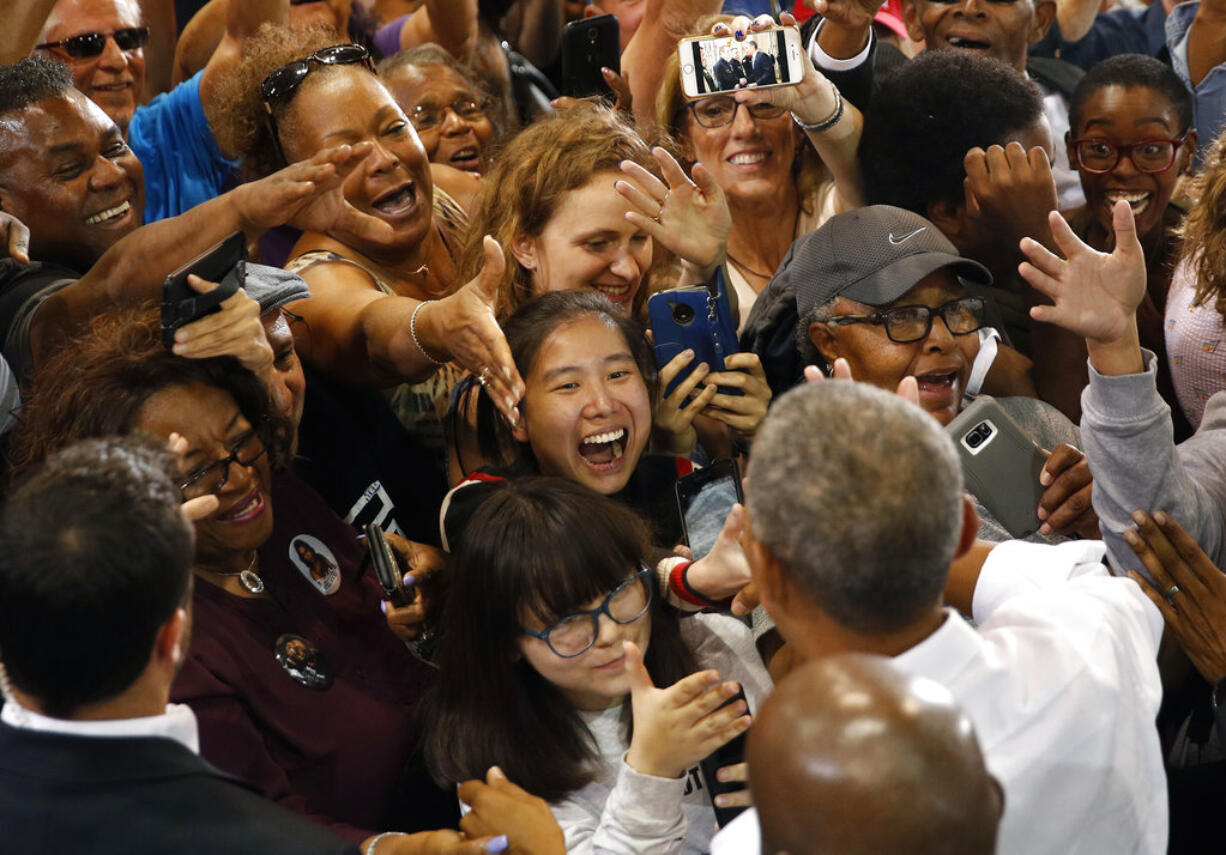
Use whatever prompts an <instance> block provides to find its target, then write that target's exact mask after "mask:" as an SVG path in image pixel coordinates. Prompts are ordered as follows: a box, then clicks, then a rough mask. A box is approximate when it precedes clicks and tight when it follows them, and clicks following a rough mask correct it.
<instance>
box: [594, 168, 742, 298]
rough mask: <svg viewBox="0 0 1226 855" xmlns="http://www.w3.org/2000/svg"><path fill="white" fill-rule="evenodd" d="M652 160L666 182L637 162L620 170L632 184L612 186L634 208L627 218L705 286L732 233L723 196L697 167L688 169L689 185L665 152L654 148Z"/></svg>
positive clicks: (627, 182)
mask: <svg viewBox="0 0 1226 855" xmlns="http://www.w3.org/2000/svg"><path fill="white" fill-rule="evenodd" d="M651 155H652V157H654V158H655V159H656V163H658V164H660V171H661V172H662V173H663V175H664V179H665V180H664V181H661V180H660V179H659V178H656V176H654V175H652V174H651V173H650V172H648V171H647V170H646V169H644V168H643V167H641V166H639V165H638V164H637V163H634V162H632V161H629V160H623V161H622V162H621V171H622V172H623V173H624V174H625V175H627V176H628V177H630V178H632V179H634V180H633V181H625V180H621V181H616V182H614V184H613V186H614V188H615V189H616V190H617V192H618V193H619V194H621V196H622V198H624V199H625V200H626V201H628V202H629V203H630V204H631V205H633V206H634V207H635V209H636V210H633V211H627V212H626V219H627V220H628V221H629V222H631V223H632V224H633V225H635V226H637V227H638V228H640V229H642V230H643V231H645V232H647V234H649V235H651V237H652V239H653V240H656V241H658V242H659V243H660V245H661V246H663V247H664V248H665V249H667V250H669V251H670V252H672V253H673V254H674V255H676V256H677V257H678V258H680V259H681V261H682V263H683V264H685V265H687V267H688V269H689V272H690V273H691V277H697V279H696V282H698V283H705V282H708V281H709V280H710V277H711V276H713V275H714V273H715V269H716V268H717V267H719V265H721V264H723V263H724V257H725V255H726V253H727V250H728V233H729V232H730V231H731V230H732V214H731V213H730V212H729V210H728V201H727V200H726V199H725V198H724V191H723V190H722V189H721V188H720V186H719V184H717V183H716V182H715V179H714V178H713V177H712V175H711V172H710V170H708V169H707V168H706V167H705V166H703V165H702V164H701V163H696V164H694V168H693V169H691V170H690V173H691V175H692V176H693V180H691V178H690V177H689V176H687V175H686V174H685V170H684V169H682V168H681V164H679V163H677V161H676V159H675V158H674V157H673V156H672V155H671V154H669V153H668V152H667V151H665V150H664V149H662V148H660V147H659V146H657V147H656V148H653V149H652V150H651ZM665 181H667V182H668V183H665Z"/></svg>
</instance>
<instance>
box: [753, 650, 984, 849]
mask: <svg viewBox="0 0 1226 855" xmlns="http://www.w3.org/2000/svg"><path fill="white" fill-rule="evenodd" d="M748 759H749V778H750V782H751V783H750V787H751V789H752V791H753V799H754V804H756V805H757V806H758V813H759V817H760V820H761V827H762V852H763V853H764V855H775V853H777V852H787V853H789V855H826V853H838V855H870V854H871V855H877V853H884V852H888V853H891V855H991V853H993V852H994V851H995V849H996V828H997V824H998V822H999V820H1000V815H1001V807H1002V795H1001V790H1000V786H999V785H998V784H997V783H996V781H995V780H993V778H992V777H991V776H990V775H989V774H988V771H987V769H986V768H985V766H984V762H983V755H982V754H981V753H980V750H979V745H978V743H977V742H976V741H975V734H974V731H973V730H972V728H971V723H970V721H969V720H967V718H966V716H965V715H963V713H962V711H961V710H960V709H959V708H958V706H957V704H956V702H955V701H954V698H953V695H951V694H950V692H949V690H948V689H946V688H945V687H944V686H941V685H940V684H938V683H935V682H933V681H931V680H928V679H926V678H923V677H911V676H907V675H904V674H903V673H902V672H900V671H899V670H898V669H896V668H895V667H894V666H893V665H891V664H890V662H889V660H887V659H884V658H882V657H877V656H869V655H866V654H858V653H856V654H840V655H836V656H829V657H823V658H821V659H816V660H813V661H811V662H809V663H807V664H805V665H803V666H802V667H800V668H799V669H797V670H795V671H793V672H792V673H790V674H789V675H788V677H787V679H785V680H784V681H783V682H781V683H780V684H779V685H778V686H777V687H776V688H775V691H774V693H773V694H772V695H771V696H770V698H769V699H768V700H767V702H766V703H765V704H764V705H763V707H762V709H761V711H760V712H759V713H758V715H757V717H756V719H755V721H754V726H753V729H752V730H751V731H750V732H749V751H748Z"/></svg>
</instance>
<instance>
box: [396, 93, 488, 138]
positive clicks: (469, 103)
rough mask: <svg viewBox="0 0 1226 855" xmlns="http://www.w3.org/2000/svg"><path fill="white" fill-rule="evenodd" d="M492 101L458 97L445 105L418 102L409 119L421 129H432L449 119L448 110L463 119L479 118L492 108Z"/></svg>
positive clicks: (414, 125)
mask: <svg viewBox="0 0 1226 855" xmlns="http://www.w3.org/2000/svg"><path fill="white" fill-rule="evenodd" d="M492 103H493V101H492V100H491V99H489V98H482V99H481V100H480V101H477V100H475V99H473V98H457V99H456V100H454V101H452V102H451V103H450V104H446V105H443V106H439V105H436V104H418V105H417V106H416V107H415V108H413V112H412V114H411V115H410V116H409V121H410V122H412V123H413V127H415V128H417V130H419V131H432V130H434V129H435V128H437V127H438V126H439V125H441V124H442V123H443V122H445V121H446V120H447V111H448V110H450V111H451V112H453V113H455V114H456V115H457V116H459V117H460V118H461V119H477V118H481V117H483V116H484V115H485V111H486V110H488V109H489V108H490V105H491V104H492Z"/></svg>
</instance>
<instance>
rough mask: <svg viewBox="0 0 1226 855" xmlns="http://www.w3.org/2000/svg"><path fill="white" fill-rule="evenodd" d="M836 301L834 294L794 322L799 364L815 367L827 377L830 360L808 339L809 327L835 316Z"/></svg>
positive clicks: (837, 297)
mask: <svg viewBox="0 0 1226 855" xmlns="http://www.w3.org/2000/svg"><path fill="white" fill-rule="evenodd" d="M838 299H839V295H838V294H835V295H834V296H833V297H831V298H830V299H829V300H827V301H826V302H824V303H822V304H821V305H819V306H814V307H813V308H812V309H810V310H809V313H808V314H807V315H805V316H804V317H803V318H801V319H800V320H799V321H797V322H796V333H795V335H796V350H797V351H798V352H799V353H800V361H801V364H802V365H816V366H817V367H818V368H820V369H822V371H823V372H824V373H825V374H827V375H829V374H830V359H829V358H828V357H827V356H826V354H824V353H822V352H821V351H820V350H818V348H817V345H816V344H814V343H813V339H811V338H809V327H811V326H813V325H814V324H820V323H825V322H826V321H828V320H830V319H831V318H833V317H834V316H835V314H836V312H835V310H834V304H835V303H836V302H837V301H838Z"/></svg>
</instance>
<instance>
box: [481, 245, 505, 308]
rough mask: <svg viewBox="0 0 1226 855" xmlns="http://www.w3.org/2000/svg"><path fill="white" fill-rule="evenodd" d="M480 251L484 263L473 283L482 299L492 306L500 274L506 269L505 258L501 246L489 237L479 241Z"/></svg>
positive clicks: (495, 297) (500, 278)
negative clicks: (483, 257)
mask: <svg viewBox="0 0 1226 855" xmlns="http://www.w3.org/2000/svg"><path fill="white" fill-rule="evenodd" d="M481 250H482V253H483V254H484V256H485V261H484V263H483V264H482V265H481V272H480V273H478V274H477V278H476V279H474V280H473V282H475V283H476V285H477V290H478V291H479V292H480V293H481V297H482V299H484V300H485V301H486V302H487V303H489V304H490V305H493V304H494V303H495V301H497V299H498V286H499V285H500V284H501V283H502V274H503V273H504V272H505V271H506V269H507V258H506V256H505V255H503V253H502V246H501V245H500V244H499V243H498V241H496V240H494V239H493V238H492V237H490V236H489V235H486V236H485V238H484V239H483V240H482V241H481Z"/></svg>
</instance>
